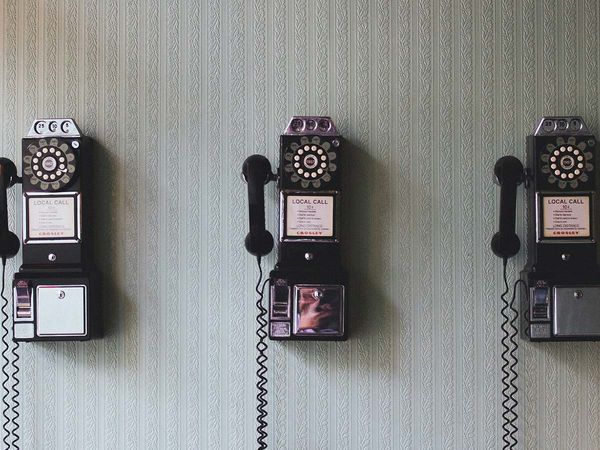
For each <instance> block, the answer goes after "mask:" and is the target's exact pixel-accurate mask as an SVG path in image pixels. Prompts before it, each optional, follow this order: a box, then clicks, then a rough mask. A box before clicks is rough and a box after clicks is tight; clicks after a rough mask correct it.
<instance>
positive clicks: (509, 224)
mask: <svg viewBox="0 0 600 450" xmlns="http://www.w3.org/2000/svg"><path fill="white" fill-rule="evenodd" d="M494 175H495V177H496V180H497V183H498V184H499V185H500V230H499V231H498V232H497V233H496V234H494V236H493V237H492V242H491V247H492V251H493V252H494V254H495V255H496V256H499V257H500V258H503V259H507V258H511V257H513V256H514V255H516V254H517V253H518V252H519V249H520V248H521V241H520V240H519V236H517V234H516V233H515V221H516V207H517V186H518V185H519V184H521V183H522V182H523V181H524V180H525V170H524V168H523V164H522V163H521V161H519V160H518V159H517V158H515V157H514V156H503V157H502V158H500V159H499V160H498V161H497V162H496V165H495V166H494Z"/></svg>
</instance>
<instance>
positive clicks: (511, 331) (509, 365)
mask: <svg viewBox="0 0 600 450" xmlns="http://www.w3.org/2000/svg"><path fill="white" fill-rule="evenodd" d="M507 263H508V260H507V259H506V258H504V260H503V268H502V272H503V273H502V275H503V278H504V287H505V289H504V292H503V293H502V295H501V296H500V298H501V299H502V312H501V313H502V317H503V318H504V320H503V322H502V331H503V336H502V341H501V344H502V349H503V350H502V355H501V357H502V369H501V370H502V386H503V388H502V398H503V400H502V420H503V422H502V430H503V434H502V442H503V443H504V445H503V447H502V448H503V449H504V450H513V449H514V448H515V447H516V445H517V432H518V427H517V421H518V418H519V415H518V412H517V407H518V404H519V400H518V399H517V392H518V386H517V377H518V373H517V363H518V362H519V360H518V356H517V350H518V348H519V344H518V342H517V340H516V337H517V334H518V330H517V326H516V322H517V317H518V311H517V309H516V308H515V306H514V304H515V297H516V292H517V285H518V284H519V283H523V284H525V282H524V281H523V280H517V281H516V282H515V284H514V286H513V293H512V298H511V299H510V301H509V300H508V298H507V297H506V295H507V294H508V292H509V290H510V288H509V285H508V275H507V273H506V266H507Z"/></svg>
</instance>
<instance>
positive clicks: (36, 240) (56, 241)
mask: <svg viewBox="0 0 600 450" xmlns="http://www.w3.org/2000/svg"><path fill="white" fill-rule="evenodd" d="M29 197H74V198H75V201H76V202H77V217H76V221H77V237H76V238H75V239H40V238H30V237H29V236H28V234H27V200H28V198H29ZM22 215H23V225H22V227H23V229H22V231H23V244H27V245H29V244H78V243H80V242H81V225H82V219H81V193H80V192H77V191H69V192H23V214H22Z"/></svg>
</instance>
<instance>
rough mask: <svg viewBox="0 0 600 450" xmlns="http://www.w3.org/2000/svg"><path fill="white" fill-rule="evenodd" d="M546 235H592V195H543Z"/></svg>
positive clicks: (553, 236)
mask: <svg viewBox="0 0 600 450" xmlns="http://www.w3.org/2000/svg"><path fill="white" fill-rule="evenodd" d="M542 207H543V214H544V237H546V238H557V237H561V238H562V237H566V238H572V237H582V238H588V237H590V197H589V196H587V195H585V196H583V195H579V196H573V197H563V196H560V197H542Z"/></svg>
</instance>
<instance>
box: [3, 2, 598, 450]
mask: <svg viewBox="0 0 600 450" xmlns="http://www.w3.org/2000/svg"><path fill="white" fill-rule="evenodd" d="M599 20H600V4H599V3H598V2H596V1H593V0H567V1H558V0H541V1H535V0H522V1H516V0H501V1H493V0H439V1H438V0H398V1H390V0H374V1H368V0H357V1H354V2H347V1H344V0H325V1H319V0H251V1H243V0H200V1H195V0H170V1H166V0H126V1H118V0H107V1H97V0H44V1H41V0H22V1H18V0H0V145H1V154H2V156H6V157H10V158H12V159H14V160H18V155H19V153H20V149H19V146H20V139H21V138H22V137H23V135H24V134H25V132H26V131H27V129H28V127H29V126H30V124H31V122H32V120H33V119H34V118H35V117H39V116H42V117H48V116H72V117H75V118H76V120H77V121H78V123H79V125H80V126H81V127H82V128H83V130H84V132H85V133H86V134H88V135H90V136H92V137H93V138H94V139H95V140H96V142H97V146H96V149H95V151H96V159H95V167H96V170H95V176H96V180H95V186H96V189H95V194H94V196H95V198H94V200H95V202H96V214H97V218H96V245H95V247H96V250H97V262H98V266H99V268H100V269H101V271H102V274H103V305H104V312H103V315H104V322H105V326H106V336H105V337H104V338H103V339H101V340H96V341H92V342H87V343H72V342H70V343H44V344H22V345H21V347H20V354H21V367H22V372H21V374H22V376H21V378H22V380H23V383H22V392H21V405H22V408H21V429H22V441H23V442H22V443H23V445H22V448H24V449H50V450H52V449H57V450H58V449H60V450H62V449H190V450H191V449H250V448H254V447H255V446H254V439H255V416H256V413H255V375H254V373H255V357H256V355H255V342H256V337H255V334H254V333H255V316H256V312H255V306H254V303H255V296H254V285H255V283H256V279H257V275H258V273H257V267H256V261H255V260H254V259H253V258H252V257H251V256H249V255H248V254H247V253H246V252H245V250H244V248H243V239H244V237H245V234H246V231H247V217H246V209H247V205H246V187H245V185H244V184H243V182H242V180H241V178H240V170H241V163H242V162H243V160H244V158H245V157H246V156H248V155H250V154H252V153H261V154H264V155H266V156H267V157H268V158H269V159H270V160H271V162H272V164H273V165H274V166H276V165H277V161H276V157H277V147H278V137H279V134H280V133H281V131H282V129H283V127H284V126H285V124H286V122H287V120H288V118H289V116H290V115H292V114H329V115H331V116H332V117H333V119H334V121H335V122H336V124H337V125H338V128H339V129H340V130H341V131H342V132H343V134H344V135H345V136H346V138H347V139H348V142H349V146H348V148H347V150H346V155H345V158H346V161H347V164H346V166H347V167H345V169H346V172H345V184H344V199H343V203H344V205H343V206H344V212H343V226H344V229H343V233H344V239H345V241H344V243H345V247H344V249H343V253H344V261H345V264H346V266H347V268H348V269H349V271H350V274H351V289H350V293H351V307H352V309H351V327H352V328H351V335H352V336H351V339H350V340H349V341H348V342H345V343H287V344H286V343H277V342H270V345H269V356H270V359H269V363H268V364H269V369H270V370H269V389H270V392H269V395H268V399H269V401H270V405H269V413H270V415H269V432H270V437H269V444H270V446H271V447H272V448H276V449H282V450H283V449H289V450H315V449H338V450H346V449H411V450H412V449H423V450H424V449H457V450H458V449H460V450H462V449H483V448H486V449H487V448H490V449H494V448H496V449H497V448H501V443H500V437H501V432H502V430H501V397H500V391H501V385H500V362H501V360H500V352H501V347H500V321H501V316H500V301H499V294H500V293H501V291H502V287H503V286H502V280H501V263H500V261H498V260H497V259H496V258H494V257H493V255H492V254H491V251H490V250H489V245H488V243H489V238H490V236H491V235H492V234H493V232H494V230H495V228H496V226H497V201H498V194H499V192H498V189H497V188H496V187H495V186H494V185H493V183H492V176H491V169H492V166H493V164H494V162H495V160H496V159H497V158H498V157H499V156H501V155H503V154H513V155H517V156H520V157H521V156H523V155H524V140H525V136H526V135H527V134H528V133H529V132H530V131H531V128H532V126H533V124H534V122H535V119H536V117H538V116H540V115H542V114H581V115H583V116H584V118H585V120H586V121H587V124H588V125H589V126H590V127H591V128H592V129H593V130H594V131H595V132H596V133H598V132H600V122H599V121H600V110H599V108H600V104H599V102H598V93H599V86H598V82H599V80H598V75H599V69H598V67H599V62H600V42H599V39H600V38H599V35H600V26H599V24H598V21H599ZM17 198H18V196H17V190H15V189H12V190H11V191H10V192H9V203H10V209H11V212H12V213H13V214H11V219H10V223H11V226H14V227H17V226H18V225H19V223H20V219H19V218H18V217H19V216H18V213H19V212H20V205H19V204H18V202H17V201H16V199H17ZM276 212H277V195H276V192H275V188H274V186H273V185H269V186H268V187H267V223H268V226H269V227H270V229H271V230H272V231H274V232H277V230H276ZM518 221H519V222H518V228H519V232H520V234H521V235H522V234H523V230H524V229H525V226H526V218H524V217H523V216H522V214H519V219H518ZM523 255H524V252H522V253H521V254H520V255H519V256H518V257H517V258H515V260H514V261H511V263H510V264H509V273H510V274H511V277H512V278H513V279H514V277H515V275H516V273H517V272H518V270H519V269H520V267H521V266H522V265H523V263H524V256H523ZM274 262H275V256H274V255H270V256H268V257H267V258H265V259H264V260H263V267H264V268H265V270H268V269H269V268H270V267H272V266H273V264H274ZM18 264H19V261H18V259H17V260H14V261H11V262H10V263H9V265H8V269H7V270H8V273H9V274H10V273H12V272H13V271H14V270H15V269H16V268H17V267H18ZM520 344H521V346H520V350H519V357H520V365H519V370H520V378H519V386H520V389H521V391H520V394H519V399H520V401H521V404H520V407H519V408H520V409H519V412H520V422H519V425H520V431H519V439H520V441H521V447H520V448H524V449H536V450H537V449H541V450H549V449H557V450H558V449H567V448H576V449H583V450H585V449H589V450H592V449H596V448H598V442H599V441H600V393H599V386H600V362H599V361H600V359H598V358H597V357H596V356H597V354H598V350H599V349H600V347H599V344H596V343H560V344H529V343H525V342H523V341H520Z"/></svg>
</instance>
